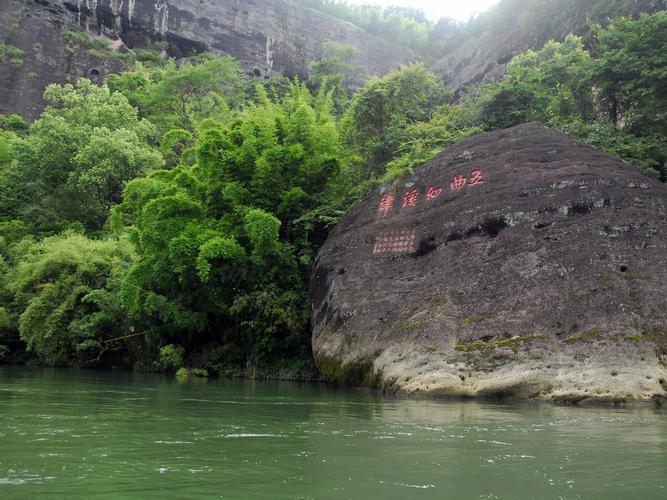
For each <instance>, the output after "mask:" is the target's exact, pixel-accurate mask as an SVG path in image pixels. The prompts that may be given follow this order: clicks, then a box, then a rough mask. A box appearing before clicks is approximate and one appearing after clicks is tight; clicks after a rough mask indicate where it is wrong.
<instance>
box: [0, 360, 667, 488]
mask: <svg viewBox="0 0 667 500" xmlns="http://www.w3.org/2000/svg"><path fill="white" fill-rule="evenodd" d="M42 496H45V497H48V498H68V499H69V498H160V499H162V498H248V499H254V498H271V499H274V498H275V499H280V498H297V499H306V498H317V499H319V498H321V499H346V498H353V499H357V498H358V499H372V498H379V499H381V500H389V499H422V498H429V499H430V498H437V499H443V498H448V499H449V498H451V499H465V498H503V499H504V498H586V499H587V498H600V499H612V498H619V499H626V498H627V499H650V498H656V499H658V498H660V499H665V498H667V411H665V410H664V409H662V410H661V409H655V408H653V407H648V406H634V407H626V408H610V407H609V408H608V407H572V406H570V407H562V406H554V405H550V404H509V403H507V404H505V403H492V402H469V401H465V402H460V401H428V400H418V399H405V398H398V397H393V396H386V395H383V394H381V393H380V392H374V391H362V390H350V389H343V388H334V387H330V386H327V385H320V384H295V383H284V382H274V383H272V382H252V381H238V380H209V381H196V382H189V383H188V382H186V383H179V382H177V381H176V380H174V379H172V378H170V377H164V376H158V375H149V374H126V373H112V372H93V371H77V370H47V369H31V368H23V367H0V498H2V499H5V498H6V499H15V498H16V499H20V498H36V497H42Z"/></svg>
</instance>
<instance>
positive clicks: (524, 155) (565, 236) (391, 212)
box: [311, 124, 667, 401]
mask: <svg viewBox="0 0 667 500" xmlns="http://www.w3.org/2000/svg"><path fill="white" fill-rule="evenodd" d="M666 199H667V186H665V185H663V184H660V183H659V182H657V181H655V180H653V179H650V178H648V177H645V176H643V175H642V174H641V173H640V172H638V171H637V170H636V169H635V168H633V167H632V166H630V165H627V164H625V163H624V162H622V161H620V160H618V159H616V158H613V157H610V156H608V155H606V154H603V153H600V152H598V151H596V150H594V149H593V148H591V147H589V146H587V145H584V144H581V143H578V142H576V141H574V140H573V139H570V138H567V137H564V136H561V135H558V134H556V133H554V132H552V131H551V130H549V129H548V128H546V127H544V126H542V125H540V124H526V125H521V126H518V127H514V128H511V129H507V130H503V131H498V132H492V133H488V134H484V135H480V136H477V137H472V138H469V139H466V140H464V141H462V142H460V143H459V144H457V145H455V146H452V147H450V148H448V149H447V150H446V151H444V152H443V153H442V154H440V155H439V156H438V157H436V158H435V159H434V160H433V161H431V162H430V163H428V164H427V165H425V166H423V167H419V168H418V169H417V172H416V174H415V175H414V176H411V177H409V178H403V179H400V180H399V181H397V182H396V183H395V184H393V185H391V186H385V187H384V188H382V189H381V190H379V192H377V193H376V194H374V195H373V196H370V197H369V198H367V199H366V200H365V201H363V202H362V203H361V204H359V205H358V206H357V207H355V208H354V209H353V210H352V211H351V212H350V213H349V214H347V216H346V217H345V218H344V219H343V220H342V221H341V222H340V224H339V225H338V226H337V227H336V229H335V230H334V231H333V233H332V234H331V236H330V237H329V239H328V241H327V242H326V243H325V245H324V246H323V247H322V249H321V251H320V253H319V255H318V258H317V262H316V266H315V270H314V272H313V277H312V282H311V298H312V313H313V314H312V317H313V339H312V344H313V351H314V356H315V359H316V362H317V364H318V366H319V367H320V369H321V370H322V372H323V373H324V374H325V375H327V376H329V377H331V378H333V379H337V380H340V381H343V382H346V383H356V384H368V385H376V386H381V387H385V388H390V389H395V390H398V391H402V392H409V393H422V394H431V395H442V396H462V397H475V396H515V397H528V398H538V399H562V400H567V401H580V400H585V399H593V400H595V399H598V400H613V401H622V400H626V399H641V400H648V399H652V398H653V399H658V400H661V399H663V398H664V396H665V394H666V389H667V382H666V380H667V370H666V368H665V363H666V361H667V304H666V303H665V297H666V296H667V295H666V293H665V292H667V227H666V226H667V223H666V222H667V209H666V205H665V200H666Z"/></svg>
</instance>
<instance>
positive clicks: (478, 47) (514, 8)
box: [433, 0, 665, 90]
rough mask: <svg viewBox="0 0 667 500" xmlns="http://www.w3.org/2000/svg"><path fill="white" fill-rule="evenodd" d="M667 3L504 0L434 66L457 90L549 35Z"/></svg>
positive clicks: (561, 35)
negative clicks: (608, 16) (610, 16)
mask: <svg viewBox="0 0 667 500" xmlns="http://www.w3.org/2000/svg"><path fill="white" fill-rule="evenodd" d="M605 4H609V6H607V7H605ZM664 8H665V4H664V2H663V0H632V1H629V2H615V3H614V2H604V1H601V0H550V1H548V2H536V1H535V0H503V1H502V2H500V4H499V5H498V6H497V7H495V8H492V9H491V10H490V11H489V12H487V13H485V14H482V15H481V16H480V17H479V18H478V19H477V20H475V21H474V25H475V26H476V27H477V28H476V29H475V30H472V33H473V34H472V35H470V36H469V37H468V38H466V39H464V40H463V41H462V43H460V45H459V46H457V47H456V48H454V50H452V51H450V52H449V53H448V54H447V55H446V56H444V57H442V58H441V59H439V60H438V61H436V62H435V63H434V64H433V70H434V71H435V72H436V73H437V74H438V75H439V76H440V78H441V79H442V81H444V82H445V83H446V84H447V85H449V86H450V87H451V88H453V89H455V90H458V89H460V88H462V87H463V86H465V85H469V84H475V83H479V82H481V81H496V80H499V79H500V78H502V76H503V72H504V67H505V65H506V64H507V63H508V62H509V61H510V60H511V59H512V58H513V57H514V56H516V55H519V54H521V53H522V52H525V51H527V50H539V49H541V48H542V47H543V46H544V44H545V43H546V42H548V41H549V40H556V41H562V40H564V39H565V37H566V36H567V35H569V34H571V33H574V34H577V35H585V34H586V33H587V31H588V22H589V20H591V21H594V22H602V23H605V22H606V21H607V17H606V15H607V14H608V15H612V16H617V15H627V16H637V15H639V14H640V13H642V12H656V11H658V10H661V9H664Z"/></svg>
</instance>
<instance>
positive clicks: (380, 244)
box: [373, 229, 417, 254]
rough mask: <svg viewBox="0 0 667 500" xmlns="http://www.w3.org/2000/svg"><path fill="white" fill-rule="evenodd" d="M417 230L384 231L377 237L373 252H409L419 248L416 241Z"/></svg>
mask: <svg viewBox="0 0 667 500" xmlns="http://www.w3.org/2000/svg"><path fill="white" fill-rule="evenodd" d="M415 238H416V231H415V230H414V229H403V230H398V231H382V232H381V233H380V234H379V236H377V237H376V238H375V245H374V246H373V253H374V254H380V253H407V252H414V251H416V250H417V245H416V243H415Z"/></svg>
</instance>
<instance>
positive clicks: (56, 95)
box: [0, 79, 164, 231]
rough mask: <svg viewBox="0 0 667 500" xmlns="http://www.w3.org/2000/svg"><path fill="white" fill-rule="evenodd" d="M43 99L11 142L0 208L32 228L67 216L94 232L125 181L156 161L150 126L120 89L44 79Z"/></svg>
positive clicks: (51, 225)
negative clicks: (26, 130) (38, 113)
mask: <svg viewBox="0 0 667 500" xmlns="http://www.w3.org/2000/svg"><path fill="white" fill-rule="evenodd" d="M44 98H45V100H46V101H47V103H48V104H49V106H48V107H47V109H46V110H45V111H44V112H43V113H42V115H41V117H40V118H39V119H38V120H36V121H35V122H34V123H33V124H32V125H31V126H30V130H29V134H28V135H27V137H26V138H25V139H22V140H17V141H15V143H14V149H13V151H14V153H13V154H14V158H15V160H16V162H15V164H14V165H13V166H12V167H11V168H10V170H9V172H8V173H7V175H5V176H3V177H2V178H0V209H1V210H2V213H3V214H5V215H13V216H15V217H24V218H25V220H29V221H31V222H32V223H33V224H34V226H35V229H36V230H38V231H53V230H55V229H57V228H62V227H64V226H66V225H67V224H70V223H72V222H78V223H81V224H83V226H84V227H85V228H86V229H88V230H90V231H96V230H99V229H100V228H101V227H102V226H103V225H104V223H105V222H106V219H107V217H108V215H109V208H110V207H111V205H112V204H114V203H116V202H118V201H120V195H121V192H122V189H123V187H124V184H125V183H126V182H127V181H128V180H130V179H132V178H134V177H136V176H137V175H139V174H141V173H146V172H148V171H150V170H152V169H155V168H159V167H161V166H162V165H163V163H164V160H163V159H162V157H161V155H160V154H159V153H158V152H156V151H155V150H154V149H153V148H152V147H151V146H150V144H149V142H150V141H151V140H152V139H153V137H154V134H155V130H154V127H153V126H152V125H151V124H150V123H149V122H148V121H146V120H141V119H139V118H138V116H137V111H136V109H134V108H133V107H132V106H130V105H129V103H128V102H127V99H126V98H125V97H123V96H122V95H121V94H119V93H112V92H111V91H110V90H109V89H108V88H107V87H106V86H101V87H98V86H95V85H93V84H92V83H91V82H90V81H88V80H85V79H81V80H80V81H79V82H78V83H77V85H76V86H73V85H70V84H66V85H63V86H59V85H49V86H48V87H47V89H46V91H45V93H44Z"/></svg>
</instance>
